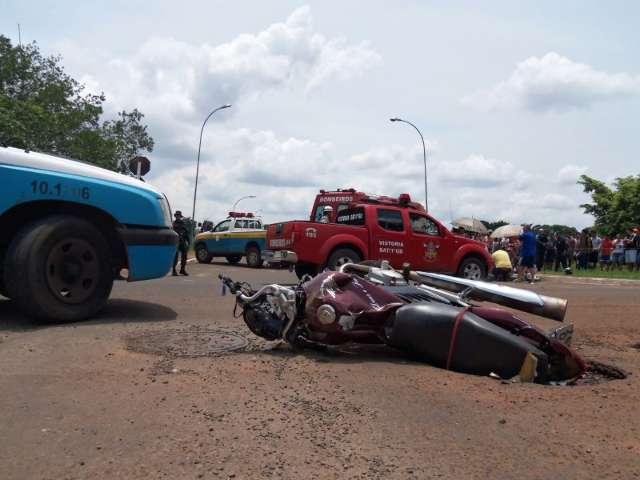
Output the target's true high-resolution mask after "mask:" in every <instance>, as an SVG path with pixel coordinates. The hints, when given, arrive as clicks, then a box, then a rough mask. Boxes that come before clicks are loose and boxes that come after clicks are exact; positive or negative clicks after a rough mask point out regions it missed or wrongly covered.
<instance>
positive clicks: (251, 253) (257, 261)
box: [245, 247, 262, 268]
mask: <svg viewBox="0 0 640 480" xmlns="http://www.w3.org/2000/svg"><path fill="white" fill-rule="evenodd" d="M245 257H246V259H247V265H249V266H250V267H252V268H260V267H262V256H261V255H260V249H259V248H258V247H249V248H247V251H246V254H245Z"/></svg>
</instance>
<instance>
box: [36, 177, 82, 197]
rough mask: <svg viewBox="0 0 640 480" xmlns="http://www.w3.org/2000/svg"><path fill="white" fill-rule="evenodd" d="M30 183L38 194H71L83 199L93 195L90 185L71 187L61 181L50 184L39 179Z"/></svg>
mask: <svg viewBox="0 0 640 480" xmlns="http://www.w3.org/2000/svg"><path fill="white" fill-rule="evenodd" d="M29 185H30V186H31V191H32V193H34V194H36V195H37V194H39V195H51V196H55V197H62V196H66V195H71V196H74V197H80V198H82V199H83V200H88V199H89V198H90V197H91V191H90V190H89V187H74V188H69V187H67V186H66V185H63V184H62V183H60V182H58V183H51V184H50V183H49V182H45V181H38V180H34V181H32V182H31V183H30V184H29Z"/></svg>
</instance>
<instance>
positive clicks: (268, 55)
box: [58, 6, 381, 122]
mask: <svg viewBox="0 0 640 480" xmlns="http://www.w3.org/2000/svg"><path fill="white" fill-rule="evenodd" d="M58 47H59V48H60V50H61V51H62V53H63V55H64V57H65V63H68V64H70V65H71V66H72V67H75V69H76V70H82V71H83V72H84V73H83V75H82V77H81V78H82V79H83V82H84V83H85V84H86V85H87V86H88V87H89V88H90V89H91V91H94V92H96V91H97V92H99V91H104V92H105V94H106V96H107V99H108V103H107V106H108V107H110V108H112V109H114V110H118V109H122V108H125V109H131V108H132V106H136V107H138V108H139V109H140V110H141V111H143V112H144V113H145V114H146V115H147V117H154V118H155V119H157V118H163V119H165V120H166V121H167V122H169V121H173V122H175V121H185V120H188V121H191V120H192V119H193V118H198V119H200V118H201V117H203V116H204V115H206V114H207V113H208V110H209V109H210V108H211V107H212V106H216V105H220V104H223V103H234V102H237V101H238V100H240V99H242V98H245V97H247V96H251V95H258V94H260V93H262V92H264V91H267V90H269V89H272V88H276V87H283V86H287V85H293V86H295V85H300V86H301V88H302V89H303V90H306V91H309V90H311V89H313V88H317V87H319V86H320V85H322V84H323V83H325V82H327V81H329V80H331V79H350V78H354V77H357V76H359V75H361V74H362V73H364V72H366V71H367V70H369V69H371V68H373V67H375V66H377V65H378V64H379V63H380V62H381V57H380V55H379V54H378V53H377V52H375V51H374V50H373V49H372V48H371V47H370V46H369V45H368V44H367V43H359V44H349V43H348V42H347V41H346V39H344V38H343V37H335V38H327V37H325V36H323V35H322V34H320V33H317V32H316V31H315V29H314V26H313V19H312V15H311V11H310V9H309V7H307V6H305V7H301V8H299V9H297V10H295V11H294V12H293V13H291V15H289V17H288V18H287V19H286V21H284V22H281V23H275V24H272V25H270V26H269V27H267V28H266V29H265V30H263V31H261V32H259V33H257V34H249V33H245V34H242V35H239V36H237V37H236V38H235V39H233V40H231V41H229V42H227V43H223V44H219V45H210V44H208V43H203V44H200V45H193V44H190V43H187V42H184V41H179V40H176V39H174V38H170V37H156V38H151V39H149V40H147V41H146V42H144V43H143V44H142V45H140V47H138V48H137V50H135V51H133V52H130V53H128V54H127V55H125V56H122V57H117V58H112V57H111V58H110V57H109V56H108V55H99V54H97V53H95V52H90V51H87V50H86V49H83V48H82V47H80V46H77V45H74V44H72V43H70V42H64V43H61V44H59V45H58ZM205 110H206V111H205Z"/></svg>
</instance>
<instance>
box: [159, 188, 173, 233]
mask: <svg viewBox="0 0 640 480" xmlns="http://www.w3.org/2000/svg"><path fill="white" fill-rule="evenodd" d="M158 202H160V209H161V210H162V215H163V216H164V224H165V226H167V227H171V226H172V225H173V222H172V220H171V205H169V200H167V197H166V196H164V194H163V196H162V198H158Z"/></svg>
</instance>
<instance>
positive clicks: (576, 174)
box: [558, 165, 588, 186]
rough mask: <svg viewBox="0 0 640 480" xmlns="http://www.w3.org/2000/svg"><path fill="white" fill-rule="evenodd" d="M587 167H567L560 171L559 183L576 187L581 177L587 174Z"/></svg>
mask: <svg viewBox="0 0 640 480" xmlns="http://www.w3.org/2000/svg"><path fill="white" fill-rule="evenodd" d="M587 170H588V169H587V167H583V166H580V165H565V166H564V167H562V168H561V169H560V170H558V183H560V184H561V185H567V186H568V185H576V182H577V181H578V179H579V178H580V175H584V174H585V173H586V172H587Z"/></svg>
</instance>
